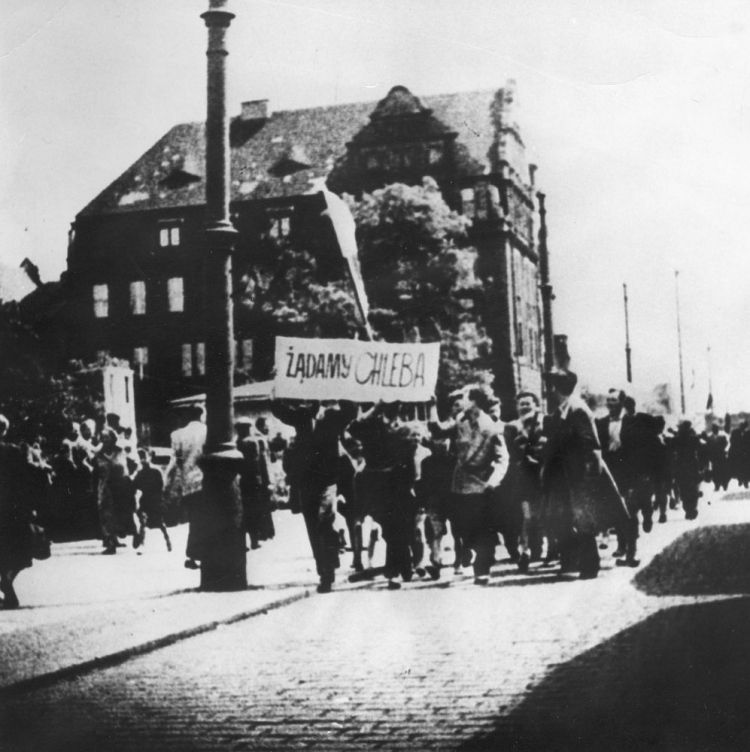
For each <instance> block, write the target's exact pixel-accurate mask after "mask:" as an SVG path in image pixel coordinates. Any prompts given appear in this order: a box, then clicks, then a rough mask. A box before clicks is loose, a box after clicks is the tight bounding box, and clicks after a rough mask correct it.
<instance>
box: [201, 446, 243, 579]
mask: <svg viewBox="0 0 750 752" xmlns="http://www.w3.org/2000/svg"><path fill="white" fill-rule="evenodd" d="M241 463H242V455H241V454H240V453H239V452H238V451H237V450H236V449H224V450H222V451H218V452H213V453H209V454H206V455H205V456H204V458H203V461H202V462H201V466H202V468H203V501H202V503H203V505H204V508H203V510H202V511H203V514H202V515H201V517H202V520H203V523H204V527H203V529H202V530H201V538H202V542H203V546H202V550H203V558H202V559H201V585H200V589H201V590H209V591H214V592H216V591H227V590H244V589H245V588H246V587H247V555H246V545H245V536H246V534H245V526H244V520H243V511H242V498H241V496H240V488H239V475H238V474H239V469H240V465H241Z"/></svg>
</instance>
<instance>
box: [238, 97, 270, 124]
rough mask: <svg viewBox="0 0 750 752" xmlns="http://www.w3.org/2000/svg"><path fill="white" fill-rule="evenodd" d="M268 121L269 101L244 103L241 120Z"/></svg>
mask: <svg viewBox="0 0 750 752" xmlns="http://www.w3.org/2000/svg"><path fill="white" fill-rule="evenodd" d="M267 119H268V100H267V99H253V100H252V101H250V102H243V103H242V113H241V114H240V120H267Z"/></svg>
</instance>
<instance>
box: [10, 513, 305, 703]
mask: <svg viewBox="0 0 750 752" xmlns="http://www.w3.org/2000/svg"><path fill="white" fill-rule="evenodd" d="M274 520H275V523H276V538H275V539H274V540H273V541H269V542H267V543H264V544H263V546H262V548H261V549H260V550H258V551H248V554H247V562H248V566H247V570H248V584H249V587H248V589H247V590H244V591H242V592H235V593H204V592H199V591H198V590H197V588H198V585H199V582H200V572H198V571H195V570H189V569H185V568H184V561H185V557H184V551H185V543H186V539H187V525H180V526H178V527H176V528H172V529H170V531H169V532H170V537H171V539H172V552H171V553H168V552H167V550H166V546H165V543H164V540H163V538H162V535H161V533H160V532H159V531H158V530H149V531H148V534H147V538H146V541H145V544H144V546H143V547H142V548H141V549H140V550H138V551H135V550H133V549H132V547H130V545H128V547H126V548H121V549H118V553H117V555H116V556H101V543H100V542H99V541H95V540H94V541H79V542H73V543H62V544H53V547H52V557H51V558H50V559H48V560H47V561H35V562H34V566H33V567H31V569H27V570H24V571H23V572H22V573H21V574H20V575H19V576H18V579H17V580H16V590H17V592H18V594H19V599H20V600H21V608H19V609H18V610H15V611H0V693H8V692H9V691H19V690H21V689H23V688H30V687H32V686H39V685H41V684H44V683H47V682H48V681H50V680H53V679H55V678H60V677H63V676H72V675H74V674H76V673H81V672H83V671H85V670H88V669H89V668H92V667H95V666H98V665H107V664H112V663H116V662H118V661H121V660H124V659H126V658H128V657H130V656H132V655H136V654H139V653H142V652H147V651H148V650H152V649H154V648H157V647H161V646H163V645H168V644H171V643H172V642H175V641H177V640H179V639H184V638H185V637H189V636H192V635H195V634H200V633H201V632H205V631H208V630H211V629H215V628H216V627H217V626H219V625H220V624H228V623H231V622H233V621H238V620H241V619H245V618H249V617H251V616H253V615H256V614H259V613H263V612H265V611H267V610H269V609H273V608H278V607H279V606H282V605H285V604H287V603H290V602H292V601H294V600H297V599H299V598H304V597H306V596H307V595H309V594H310V593H311V592H314V588H315V586H316V584H317V576H316V573H315V566H314V562H313V560H312V556H310V555H309V544H308V542H307V536H306V533H305V527H304V521H303V520H302V517H301V515H300V516H297V515H292V514H290V513H289V512H288V511H279V512H277V513H276V514H275V515H274ZM11 687H12V688H13V689H12V690H9V688H11Z"/></svg>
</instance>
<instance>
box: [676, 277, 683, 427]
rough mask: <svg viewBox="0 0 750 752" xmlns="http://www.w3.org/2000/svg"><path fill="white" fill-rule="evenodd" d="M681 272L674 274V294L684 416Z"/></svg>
mask: <svg viewBox="0 0 750 752" xmlns="http://www.w3.org/2000/svg"><path fill="white" fill-rule="evenodd" d="M679 275H680V272H679V271H678V270H677V269H675V272H674V292H675V301H676V302H677V352H678V354H679V358H680V408H681V410H682V414H683V415H684V414H685V379H684V376H683V373H682V329H681V327H680V286H679Z"/></svg>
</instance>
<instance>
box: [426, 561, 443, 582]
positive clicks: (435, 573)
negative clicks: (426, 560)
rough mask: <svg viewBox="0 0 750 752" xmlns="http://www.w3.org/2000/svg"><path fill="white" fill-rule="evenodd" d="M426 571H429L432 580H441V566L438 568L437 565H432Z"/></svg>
mask: <svg viewBox="0 0 750 752" xmlns="http://www.w3.org/2000/svg"><path fill="white" fill-rule="evenodd" d="M425 569H426V571H427V574H428V575H430V579H431V580H439V579H440V567H439V566H437V565H436V564H430V565H429V566H428V567H426V568H425Z"/></svg>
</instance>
